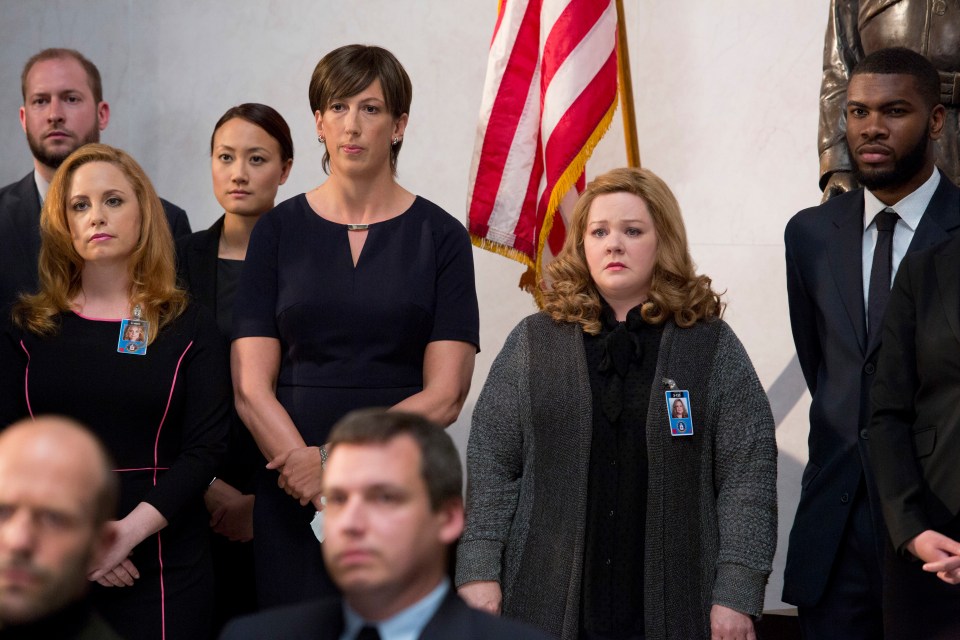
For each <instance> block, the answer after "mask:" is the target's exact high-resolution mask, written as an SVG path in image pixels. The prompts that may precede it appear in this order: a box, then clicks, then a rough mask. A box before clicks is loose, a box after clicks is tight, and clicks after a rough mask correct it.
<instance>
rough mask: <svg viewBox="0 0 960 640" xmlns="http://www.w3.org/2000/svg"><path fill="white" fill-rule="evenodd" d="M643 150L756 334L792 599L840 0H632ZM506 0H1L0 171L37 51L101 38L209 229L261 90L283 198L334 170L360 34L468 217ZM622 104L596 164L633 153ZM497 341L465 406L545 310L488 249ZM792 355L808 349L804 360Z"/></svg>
mask: <svg viewBox="0 0 960 640" xmlns="http://www.w3.org/2000/svg"><path fill="white" fill-rule="evenodd" d="M625 4H626V5H627V6H626V11H627V14H626V25H627V31H628V33H629V46H630V56H631V67H632V73H633V81H634V94H635V99H636V111H637V124H638V130H639V142H640V152H641V158H642V161H643V164H644V166H646V167H649V168H651V169H653V170H654V171H656V172H657V173H658V174H660V175H661V176H662V177H663V178H664V179H665V180H666V181H667V183H668V184H670V185H671V187H672V188H673V189H674V191H675V192H676V195H677V197H678V199H679V200H680V204H681V206H682V208H683V211H684V215H685V219H686V222H687V229H688V233H689V237H690V241H691V246H692V252H693V256H694V258H695V260H696V261H697V263H698V265H699V267H700V269H701V271H702V272H704V273H707V274H709V275H710V276H711V277H713V279H714V282H715V284H716V286H717V287H718V288H719V289H721V290H726V291H727V295H726V300H727V302H728V303H729V306H728V310H727V315H726V318H727V320H728V321H729V322H730V324H731V325H732V326H733V327H734V329H735V330H736V331H737V333H738V335H739V336H740V338H741V339H742V341H743V342H744V344H745V345H746V348H747V351H748V352H749V353H750V355H751V357H752V358H753V361H754V363H755V365H756V368H757V371H758V373H759V375H760V378H761V380H762V381H763V383H764V386H765V387H766V388H767V389H768V390H769V392H770V396H771V403H772V405H773V407H774V411H775V413H776V414H777V417H778V429H777V439H778V442H779V444H780V450H781V453H780V477H779V489H780V544H779V550H778V553H777V558H776V565H775V570H774V574H773V576H772V577H771V581H770V585H769V588H768V591H767V606H768V607H769V608H778V607H781V606H783V605H782V603H780V599H779V598H780V589H781V587H782V573H783V559H784V552H785V549H786V537H787V533H788V532H789V528H790V524H791V521H792V519H793V513H794V510H795V505H796V500H797V498H798V495H799V485H800V474H801V470H802V466H803V464H804V463H805V461H806V444H805V442H806V434H807V421H806V412H807V408H808V406H809V397H808V396H807V394H806V393H805V391H804V388H803V381H802V377H801V376H800V374H799V369H798V367H797V366H796V364H795V360H794V350H793V343H792V340H791V337H790V329H789V321H788V317H787V305H786V292H785V276H784V266H783V240H782V238H783V227H784V225H785V224H786V222H787V220H788V219H789V217H790V216H791V215H792V214H793V213H794V212H796V211H797V210H799V209H801V208H803V207H806V206H810V205H812V204H816V203H817V202H818V200H819V192H818V190H817V152H816V127H817V100H818V90H819V79H820V66H821V60H820V59H821V51H822V47H823V33H824V28H825V26H826V17H827V5H828V1H827V0H780V1H779V2H768V1H765V0H739V1H734V0H719V1H717V0H713V1H708V0H673V1H672V2H655V1H653V0H633V1H631V0H627V1H626V2H625ZM496 7H497V3H496V2H495V1H494V0H488V1H487V2H481V1H477V0H472V1H467V0H418V1H411V0H355V1H354V2H339V3H333V2H327V1H322V0H282V1H281V0H233V1H229V2H228V1H226V0H206V1H205V2H194V1H190V0H165V1H164V2H149V3H148V2H137V1H136V0H44V2H29V3H28V2H23V1H22V0H0V15H2V16H3V19H2V20H0V55H2V58H0V59H2V60H3V62H4V64H3V65H0V113H2V114H6V115H4V116H3V117H2V118H0V145H2V148H4V149H5V153H4V154H3V156H2V158H0V184H6V183H8V182H11V181H13V180H15V179H18V178H20V177H21V176H23V175H24V174H25V173H26V172H27V171H28V170H29V169H30V166H31V165H30V156H29V152H28V150H27V148H26V145H25V144H24V141H23V133H22V131H21V129H20V126H19V123H18V121H17V109H18V108H19V106H20V104H21V97H20V92H19V74H20V70H21V66H22V64H23V62H24V61H25V60H26V59H27V58H28V57H29V56H30V55H31V54H33V53H34V52H36V51H37V50H39V49H41V48H43V47H48V46H68V47H74V48H77V49H80V50H81V51H83V52H84V53H85V54H86V55H87V56H89V57H90V58H91V59H92V60H93V61H94V62H95V63H96V64H97V65H98V66H99V68H100V70H101V73H102V74H103V79H104V87H105V97H106V99H107V100H108V101H109V102H110V104H111V107H112V116H111V120H110V125H109V127H108V128H107V130H106V131H105V132H104V135H103V141H104V142H107V143H109V144H113V145H117V146H120V147H123V148H124V149H126V150H128V151H130V152H131V153H132V154H133V155H134V156H135V157H136V158H137V159H138V160H139V161H140V162H141V163H142V164H143V166H144V168H145V169H146V170H147V172H148V173H149V174H150V176H151V177H152V178H153V180H154V182H155V184H156V186H157V190H158V191H159V193H160V194H161V195H163V196H164V197H166V198H167V199H169V200H171V201H173V202H175V203H177V204H179V205H181V206H182V207H184V208H185V209H187V211H188V213H189V214H190V219H191V222H192V224H193V226H194V228H195V229H200V228H203V227H205V226H207V225H209V224H210V223H211V222H213V220H215V219H216V217H218V216H219V215H220V213H221V211H220V210H219V209H218V206H217V203H216V201H215V200H214V198H213V195H212V193H211V189H210V178H209V158H208V145H209V142H208V141H209V136H210V133H211V128H212V126H213V124H214V122H215V121H216V120H217V118H218V117H219V116H220V114H221V113H222V112H223V111H224V110H226V108H228V107H229V106H231V105H234V104H237V103H240V102H249V101H257V102H264V103H267V104H270V105H271V106H273V107H275V108H277V109H278V110H279V111H280V112H281V113H282V114H283V115H284V116H285V117H286V118H287V120H288V121H289V123H290V125H291V127H292V129H293V134H294V142H295V145H296V161H295V164H294V168H293V173H292V175H291V178H290V180H289V181H288V182H287V184H286V185H285V186H284V187H282V188H281V191H280V197H281V198H286V197H290V196H292V195H295V194H296V193H299V192H301V191H304V190H307V189H310V188H312V187H313V186H315V185H316V184H318V183H319V182H320V181H321V180H322V179H323V177H324V176H323V173H322V171H321V169H320V159H321V157H322V152H321V150H320V148H319V145H318V144H317V142H316V134H315V132H314V123H313V118H312V114H311V112H310V109H309V106H308V103H307V83H308V81H309V77H310V72H311V71H312V69H313V66H314V65H315V64H316V61H317V60H318V59H319V58H320V57H321V56H322V55H323V54H324V53H326V52H327V51H329V50H331V49H333V48H335V47H337V46H340V45H343V44H347V43H351V42H363V43H371V44H379V45H381V46H384V47H387V48H389V49H391V50H392V51H393V52H394V53H395V54H396V55H397V56H398V57H399V59H400V60H401V61H402V62H403V63H404V65H405V66H406V68H407V70H408V71H409V73H410V75H411V77H412V79H413V84H414V100H413V106H412V109H411V114H410V123H409V126H408V129H407V135H406V138H405V143H404V148H403V153H402V154H401V157H400V167H399V168H400V176H399V179H400V181H401V183H402V184H404V186H406V187H407V188H408V189H410V190H411V191H414V192H416V193H421V194H423V195H425V196H426V197H428V198H430V199H431V200H433V201H435V202H437V203H438V204H439V205H441V206H443V207H444V208H446V209H447V210H448V211H450V212H451V213H452V214H454V215H455V216H457V217H459V218H461V219H462V218H463V217H464V215H465V201H466V187H467V184H466V183H467V174H468V170H469V162H470V154H471V150H472V147H473V136H474V128H475V124H476V115H477V110H478V107H479V102H480V92H481V88H482V84H483V77H484V72H485V66H486V53H487V47H488V46H489V41H490V37H491V34H492V32H493V26H494V22H495V19H496ZM621 123H622V121H621V116H620V114H619V113H618V114H617V115H616V116H615V119H614V125H613V127H612V128H611V130H610V132H609V134H608V135H607V137H606V138H605V139H604V140H603V141H602V142H601V144H600V145H599V146H598V148H597V150H596V152H595V154H594V157H593V159H592V160H591V162H590V164H589V165H588V177H589V176H593V175H596V174H597V173H599V172H602V171H604V170H606V169H609V168H612V167H615V166H619V165H622V164H624V163H625V155H624V151H623V144H622V130H623V129H622V124H621ZM474 257H475V260H476V265H477V285H478V290H479V294H480V305H481V340H482V347H483V351H482V353H481V354H480V355H479V357H478V360H477V367H476V373H475V375H474V382H473V390H472V392H471V394H470V398H469V400H468V402H467V405H466V407H465V408H464V411H463V414H462V416H461V419H460V420H459V421H458V422H457V423H456V424H455V425H454V426H453V427H451V432H452V433H453V434H454V436H455V438H456V439H457V441H458V443H459V444H460V445H461V447H463V446H464V445H465V443H466V438H467V434H468V431H469V416H470V413H471V410H472V406H473V402H474V401H475V399H476V396H477V393H478V392H479V390H480V388H481V386H482V384H483V381H484V380H485V378H486V375H487V372H488V370H489V367H490V364H491V362H492V359H493V357H494V356H495V355H496V354H497V352H498V351H499V349H500V346H501V345H502V343H503V340H504V339H505V337H506V335H507V333H508V332H509V331H510V329H511V328H512V327H513V326H514V325H515V324H516V322H517V321H518V320H519V319H520V318H522V317H523V316H525V315H527V314H528V313H531V312H532V311H533V310H534V307H533V303H532V301H531V299H530V297H529V296H527V295H526V294H524V293H522V292H521V291H519V290H518V289H517V287H516V283H517V281H518V279H519V277H520V274H521V273H522V272H523V270H524V269H523V267H522V266H521V265H519V264H517V263H514V262H511V261H509V260H507V259H506V258H502V257H500V256H498V255H495V254H492V253H488V252H484V251H481V250H475V251H474ZM791 363H792V364H791Z"/></svg>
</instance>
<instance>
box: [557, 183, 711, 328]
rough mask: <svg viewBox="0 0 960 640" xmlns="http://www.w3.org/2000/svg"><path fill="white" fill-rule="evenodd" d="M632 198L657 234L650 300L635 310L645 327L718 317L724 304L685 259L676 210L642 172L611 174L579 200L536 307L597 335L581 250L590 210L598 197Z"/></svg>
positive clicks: (595, 300)
mask: <svg viewBox="0 0 960 640" xmlns="http://www.w3.org/2000/svg"><path fill="white" fill-rule="evenodd" d="M621 192H626V193H632V194H633V195H635V196H638V197H639V198H641V199H642V200H643V201H644V202H645V203H646V205H647V210H648V211H649V212H650V217H651V218H652V219H653V226H654V229H656V232H657V256H656V263H655V265H654V269H653V280H652V282H651V284H650V293H649V299H648V300H647V301H646V302H645V303H644V304H643V306H642V307H641V309H640V313H641V316H642V317H643V319H644V320H645V321H646V322H649V323H650V324H660V323H663V322H666V321H667V320H668V319H672V320H673V321H674V322H675V323H676V324H677V325H678V326H680V327H684V328H686V327H691V326H693V325H694V324H696V323H697V322H698V321H701V320H713V319H716V318H719V317H720V316H721V315H723V309H724V304H723V303H722V302H721V301H720V294H719V293H717V292H715V291H714V290H713V289H712V287H711V284H712V281H711V280H710V278H709V277H707V276H705V275H697V272H696V266H695V265H694V264H693V260H692V259H691V258H690V250H689V247H688V246H687V231H686V228H685V227H684V225H683V217H682V216H681V215H680V205H679V204H678V203H677V199H676V198H675V197H674V195H673V192H671V191H670V187H668V186H667V185H666V183H665V182H664V181H663V180H661V179H660V178H658V177H657V176H656V175H655V174H654V173H653V172H652V171H649V170H647V169H629V168H622V169H613V170H612V171H608V172H607V173H604V174H602V175H600V176H597V177H596V178H595V179H594V180H593V181H592V182H590V184H589V185H587V188H586V190H585V191H584V192H583V193H582V194H581V195H580V199H579V200H578V201H577V205H576V207H575V208H574V210H573V219H572V220H571V223H570V227H569V229H567V238H566V241H565V242H564V244H563V249H562V250H561V251H560V253H559V254H558V255H557V257H556V259H555V260H554V261H553V262H551V263H550V264H549V265H547V268H546V269H547V275H548V276H549V279H550V281H551V285H550V286H549V287H548V288H547V289H546V290H545V291H544V292H543V295H542V298H541V301H540V308H541V309H543V311H545V312H546V313H547V314H549V315H550V316H551V317H552V318H553V319H554V320H556V321H558V322H575V323H577V324H579V325H580V326H581V327H582V328H583V330H584V331H585V332H587V333H590V334H594V335H595V334H597V333H599V332H600V326H601V325H600V310H601V308H602V306H601V296H600V292H599V291H598V290H597V287H596V285H595V284H594V282H593V279H592V278H591V277H590V268H589V267H588V266H587V258H586V255H585V253H584V250H583V236H584V233H586V228H587V218H588V217H589V215H590V207H591V205H593V201H594V199H595V198H596V197H597V196H598V195H602V194H607V193H621Z"/></svg>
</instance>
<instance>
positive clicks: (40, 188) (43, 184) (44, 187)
mask: <svg viewBox="0 0 960 640" xmlns="http://www.w3.org/2000/svg"><path fill="white" fill-rule="evenodd" d="M33 181H34V182H35V183H36V184H37V193H39V194H40V206H41V207H42V206H43V201H44V200H46V199H47V191H49V190H50V183H49V182H47V181H46V180H44V179H43V176H41V175H40V172H39V171H37V170H36V169H34V170H33Z"/></svg>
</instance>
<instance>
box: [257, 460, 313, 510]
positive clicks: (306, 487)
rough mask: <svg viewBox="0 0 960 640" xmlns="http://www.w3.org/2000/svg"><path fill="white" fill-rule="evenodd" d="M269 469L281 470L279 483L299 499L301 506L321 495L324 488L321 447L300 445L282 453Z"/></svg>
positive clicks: (288, 492)
mask: <svg viewBox="0 0 960 640" xmlns="http://www.w3.org/2000/svg"><path fill="white" fill-rule="evenodd" d="M267 469H276V470H278V471H279V472H280V477H279V478H277V485H278V486H279V487H280V488H281V489H283V490H284V491H286V492H287V494H288V495H290V496H293V497H294V498H295V499H297V500H299V501H300V505H301V506H305V505H307V504H308V503H309V502H310V501H312V500H313V499H314V498H316V497H317V496H319V495H320V491H321V490H322V489H323V484H322V480H321V474H322V469H323V459H322V458H321V456H320V447H299V448H296V449H291V450H290V451H287V452H286V453H281V454H280V455H278V456H277V457H276V458H274V459H273V460H271V461H270V463H269V464H268V465H267Z"/></svg>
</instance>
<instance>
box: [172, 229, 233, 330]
mask: <svg viewBox="0 0 960 640" xmlns="http://www.w3.org/2000/svg"><path fill="white" fill-rule="evenodd" d="M223 218H224V216H220V218H219V219H218V220H217V221H216V222H214V223H213V225H211V227H210V228H209V229H204V230H203V231H197V232H196V233H191V234H190V235H186V236H183V237H182V238H177V277H178V278H179V280H180V283H181V285H182V286H183V287H184V288H185V289H186V290H187V291H189V292H190V295H191V296H192V297H193V299H194V300H196V301H197V302H200V303H201V304H204V305H206V306H207V308H209V309H210V310H211V311H212V312H213V313H214V315H216V313H217V251H218V250H219V248H220V233H221V232H222V231H223ZM226 337H227V338H229V337H230V336H226Z"/></svg>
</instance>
